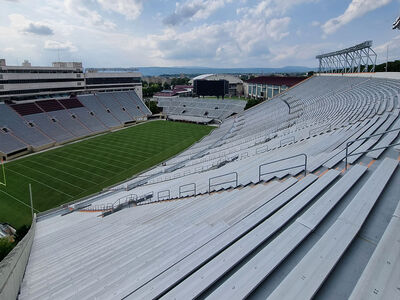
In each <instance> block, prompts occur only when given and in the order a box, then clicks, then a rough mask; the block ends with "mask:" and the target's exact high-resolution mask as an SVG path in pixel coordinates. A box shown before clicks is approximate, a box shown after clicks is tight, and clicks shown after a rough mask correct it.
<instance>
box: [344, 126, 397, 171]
mask: <svg viewBox="0 0 400 300" xmlns="http://www.w3.org/2000/svg"><path fill="white" fill-rule="evenodd" d="M399 130H400V128H395V129H390V130H386V131H384V132H381V133H375V134H372V135H370V136H367V137H364V138H359V139H356V140H354V141H350V142H347V143H346V156H345V166H344V168H345V170H346V171H347V161H348V157H350V156H354V155H360V154H365V153H368V152H373V151H377V150H382V149H387V148H389V147H393V146H397V145H400V143H395V144H389V145H387V146H384V147H379V148H373V149H368V150H366V151H361V152H357V153H349V146H350V145H352V144H354V143H355V142H358V141H363V140H368V139H369V138H372V137H374V136H381V135H384V134H386V133H390V132H394V131H399Z"/></svg>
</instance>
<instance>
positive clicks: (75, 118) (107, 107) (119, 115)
mask: <svg viewBox="0 0 400 300" xmlns="http://www.w3.org/2000/svg"><path fill="white" fill-rule="evenodd" d="M149 115H151V112H150V111H149V109H148V108H147V107H146V106H145V105H144V104H143V101H142V100H141V99H140V98H139V97H138V96H137V94H136V93H135V92H134V91H129V92H109V93H98V94H89V95H79V96H77V97H75V98H69V99H60V100H57V99H51V100H41V101H35V102H27V103H17V104H0V133H1V135H0V139H1V143H0V152H1V153H4V154H5V155H13V154H15V153H19V152H20V151H32V150H33V151H36V150H41V149H44V148H47V147H50V146H53V145H55V144H59V143H65V142H68V141H72V140H75V139H79V138H82V137H85V136H89V135H93V134H97V133H101V132H105V131H108V130H110V129H113V128H117V127H122V126H123V125H124V124H126V123H130V122H134V121H137V120H145V119H146V118H147V116H149Z"/></svg>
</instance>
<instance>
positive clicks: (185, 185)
mask: <svg viewBox="0 0 400 300" xmlns="http://www.w3.org/2000/svg"><path fill="white" fill-rule="evenodd" d="M187 186H193V189H191V190H186V191H182V188H183V187H187ZM196 188H197V187H196V183H194V182H193V183H188V184H184V185H181V186H180V187H179V198H182V194H184V193H188V192H194V196H195V197H196Z"/></svg>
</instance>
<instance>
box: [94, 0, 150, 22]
mask: <svg viewBox="0 0 400 300" xmlns="http://www.w3.org/2000/svg"><path fill="white" fill-rule="evenodd" d="M97 2H98V3H99V4H100V5H101V6H102V7H103V9H105V10H111V11H114V12H116V13H119V14H121V15H123V16H125V17H126V18H127V19H130V20H134V19H136V18H137V17H139V16H140V15H141V13H142V10H143V1H142V0H97Z"/></svg>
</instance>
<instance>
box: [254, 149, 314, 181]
mask: <svg viewBox="0 0 400 300" xmlns="http://www.w3.org/2000/svg"><path fill="white" fill-rule="evenodd" d="M300 156H303V157H304V164H301V165H296V166H292V167H289V168H284V169H280V170H274V171H271V172H266V173H261V168H262V167H264V166H267V165H270V164H273V163H277V162H280V161H284V160H289V159H292V158H296V157H300ZM307 161H308V158H307V154H305V153H301V154H297V155H293V156H290V157H286V158H281V159H277V160H274V161H271V162H267V163H265V164H261V165H259V166H258V181H261V177H262V176H264V175H268V174H272V173H276V172H281V171H286V170H290V169H295V168H299V167H304V176H306V175H307Z"/></svg>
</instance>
